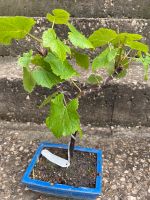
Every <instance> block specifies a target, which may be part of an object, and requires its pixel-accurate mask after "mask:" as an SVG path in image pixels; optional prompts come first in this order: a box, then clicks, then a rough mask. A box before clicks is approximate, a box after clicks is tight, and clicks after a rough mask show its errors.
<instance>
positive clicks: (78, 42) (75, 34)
mask: <svg viewBox="0 0 150 200" xmlns="http://www.w3.org/2000/svg"><path fill="white" fill-rule="evenodd" d="M68 28H69V29H70V31H71V32H69V33H68V38H69V39H70V41H71V43H72V44H73V45H74V46H75V47H79V48H81V49H90V48H94V47H93V45H92V43H91V42H90V41H89V40H88V39H87V38H86V37H85V36H84V35H83V34H81V33H80V32H79V31H77V29H76V28H75V27H74V26H73V25H72V24H69V23H68Z"/></svg>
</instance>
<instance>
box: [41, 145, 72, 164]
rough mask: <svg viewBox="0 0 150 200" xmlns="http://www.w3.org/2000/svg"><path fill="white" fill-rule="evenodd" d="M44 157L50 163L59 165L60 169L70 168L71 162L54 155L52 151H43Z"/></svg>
mask: <svg viewBox="0 0 150 200" xmlns="http://www.w3.org/2000/svg"><path fill="white" fill-rule="evenodd" d="M41 154H42V156H44V157H45V158H46V159H47V160H49V161H50V162H52V163H54V164H56V165H59V166H60V167H69V166H70V162H69V161H68V160H66V159H64V158H61V157H59V156H56V155H54V154H53V153H51V152H50V151H48V150H46V149H43V150H42V151H41Z"/></svg>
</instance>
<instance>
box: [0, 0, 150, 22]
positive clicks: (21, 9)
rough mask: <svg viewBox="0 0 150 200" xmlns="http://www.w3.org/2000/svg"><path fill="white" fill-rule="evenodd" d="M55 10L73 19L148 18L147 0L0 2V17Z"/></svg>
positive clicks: (2, 0) (31, 14)
mask: <svg viewBox="0 0 150 200" xmlns="http://www.w3.org/2000/svg"><path fill="white" fill-rule="evenodd" d="M55 8H63V9H66V10H68V11H69V12H70V13H71V15H72V16H73V17H116V18H147V19H148V18H150V12H149V9H150V1H149V0H143V1H141V0H127V1H124V0H91V1H89V0H82V1H81V0H72V1H70V0H63V1H62V0H57V1H56V0H51V1H50V0H42V1H39V0H32V1H31V0H13V1H10V0H1V1H0V15H9V16H10V15H26V16H35V17H38V16H39V17H40V16H42V17H43V16H45V15H46V13H47V12H50V11H51V10H53V9H55Z"/></svg>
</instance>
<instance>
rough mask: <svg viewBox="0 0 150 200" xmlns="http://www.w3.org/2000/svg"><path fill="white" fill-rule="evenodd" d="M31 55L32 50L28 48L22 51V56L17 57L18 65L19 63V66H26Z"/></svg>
mask: <svg viewBox="0 0 150 200" xmlns="http://www.w3.org/2000/svg"><path fill="white" fill-rule="evenodd" d="M32 55H33V51H32V50H30V51H29V52H27V53H24V54H23V56H21V57H20V58H19V59H18V65H20V66H21V67H25V68H28V67H29V65H30V63H31V60H32Z"/></svg>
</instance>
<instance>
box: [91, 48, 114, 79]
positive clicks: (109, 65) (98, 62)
mask: <svg viewBox="0 0 150 200" xmlns="http://www.w3.org/2000/svg"><path fill="white" fill-rule="evenodd" d="M117 54H118V49H117V48H116V49H114V48H111V49H110V48H107V49H105V50H104V51H103V52H102V53H100V54H99V55H98V56H97V57H96V58H95V59H94V60H93V63H92V69H93V70H96V69H106V70H107V72H108V73H109V75H111V74H112V73H113V72H114V65H115V58H116V56H117Z"/></svg>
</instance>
